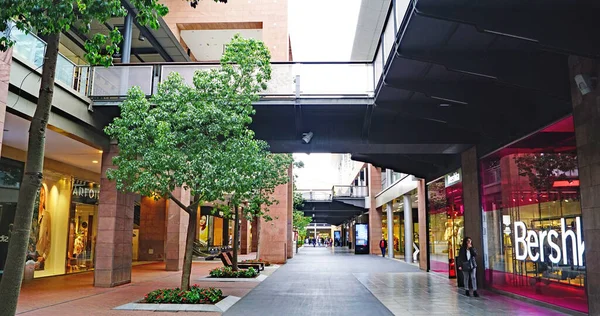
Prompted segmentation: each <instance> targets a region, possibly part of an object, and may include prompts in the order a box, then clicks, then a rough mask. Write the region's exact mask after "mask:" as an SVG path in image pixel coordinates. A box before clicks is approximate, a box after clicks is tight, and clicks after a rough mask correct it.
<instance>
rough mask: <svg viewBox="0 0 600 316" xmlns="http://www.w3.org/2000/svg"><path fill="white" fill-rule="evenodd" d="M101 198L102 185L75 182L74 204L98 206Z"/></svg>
mask: <svg viewBox="0 0 600 316" xmlns="http://www.w3.org/2000/svg"><path fill="white" fill-rule="evenodd" d="M99 198H100V184H98V183H96V182H90V181H85V180H79V179H74V180H73V193H72V194H71V202H72V203H83V204H94V205H95V204H98V199H99Z"/></svg>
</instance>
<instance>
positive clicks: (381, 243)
mask: <svg viewBox="0 0 600 316" xmlns="http://www.w3.org/2000/svg"><path fill="white" fill-rule="evenodd" d="M379 248H381V256H382V257H385V249H386V248H387V240H385V238H383V237H382V238H381V240H380V241H379Z"/></svg>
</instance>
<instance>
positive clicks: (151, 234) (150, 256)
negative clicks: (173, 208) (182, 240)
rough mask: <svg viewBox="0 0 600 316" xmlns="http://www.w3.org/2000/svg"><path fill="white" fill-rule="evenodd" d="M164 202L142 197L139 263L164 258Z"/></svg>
mask: <svg viewBox="0 0 600 316" xmlns="http://www.w3.org/2000/svg"><path fill="white" fill-rule="evenodd" d="M165 204H166V202H165V200H164V199H159V200H154V198H150V197H143V198H142V200H141V201H140V237H139V250H138V259H139V260H140V261H153V260H163V259H164V258H165V233H166V232H165V212H166V210H165Z"/></svg>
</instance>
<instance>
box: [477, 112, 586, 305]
mask: <svg viewBox="0 0 600 316" xmlns="http://www.w3.org/2000/svg"><path fill="white" fill-rule="evenodd" d="M480 168H481V172H480V175H481V182H480V183H481V185H482V187H481V194H482V204H483V205H482V209H483V232H484V238H483V239H484V245H483V248H484V254H485V256H484V261H485V277H486V284H487V285H489V286H491V287H493V288H496V289H499V290H502V291H507V292H511V293H515V294H518V295H522V296H526V297H529V298H532V299H535V300H539V301H544V302H547V303H551V304H555V305H559V306H562V307H565V308H569V309H574V310H578V311H581V312H587V296H586V292H585V287H584V285H585V276H586V270H585V258H584V249H585V248H584V242H583V234H582V219H581V205H580V202H579V196H580V190H579V174H578V168H577V156H576V144H575V132H574V127H573V119H572V117H569V118H566V119H563V120H561V121H559V122H557V123H555V124H553V125H551V126H549V127H547V128H545V129H543V130H541V131H539V132H537V133H535V134H533V135H531V136H529V137H527V138H525V139H523V140H521V141H519V142H517V143H515V144H512V145H510V146H508V147H506V148H503V149H501V150H499V151H497V152H496V153H493V154H492V155H489V156H488V157H486V158H484V159H482V160H481V161H480Z"/></svg>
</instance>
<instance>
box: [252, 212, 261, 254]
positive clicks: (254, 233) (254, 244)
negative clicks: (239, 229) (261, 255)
mask: <svg viewBox="0 0 600 316" xmlns="http://www.w3.org/2000/svg"><path fill="white" fill-rule="evenodd" d="M251 234H252V245H251V248H250V251H251V252H257V251H258V238H259V237H258V222H257V220H256V219H254V220H253V221H252V229H251Z"/></svg>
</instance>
